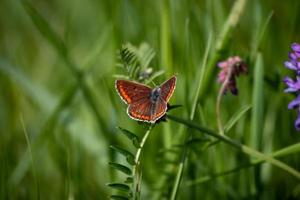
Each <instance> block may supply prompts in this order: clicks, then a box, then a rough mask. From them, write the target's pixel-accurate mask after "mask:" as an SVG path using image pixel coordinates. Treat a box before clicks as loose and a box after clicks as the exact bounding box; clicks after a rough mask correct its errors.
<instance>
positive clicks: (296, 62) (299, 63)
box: [283, 43, 300, 131]
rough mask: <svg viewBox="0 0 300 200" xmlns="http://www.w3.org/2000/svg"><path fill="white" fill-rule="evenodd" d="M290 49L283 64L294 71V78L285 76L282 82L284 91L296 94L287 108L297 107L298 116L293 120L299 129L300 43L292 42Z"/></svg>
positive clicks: (299, 129) (298, 129)
mask: <svg viewBox="0 0 300 200" xmlns="http://www.w3.org/2000/svg"><path fill="white" fill-rule="evenodd" d="M291 49H292V52H290V53H289V61H286V62H284V65H285V67H286V68H288V69H291V70H294V71H295V73H296V80H294V79H292V78H290V77H285V78H284V80H283V82H284V83H285V84H286V85H287V88H286V89H285V90H284V92H292V93H295V94H297V95H298V96H297V98H296V99H294V100H293V101H291V102H290V103H289V105H288V109H297V111H298V117H297V119H296V121H295V128H296V129H297V131H300V44H298V43H293V44H292V45H291Z"/></svg>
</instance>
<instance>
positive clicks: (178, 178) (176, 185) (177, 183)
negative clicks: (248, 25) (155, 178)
mask: <svg viewBox="0 0 300 200" xmlns="http://www.w3.org/2000/svg"><path fill="white" fill-rule="evenodd" d="M211 41H212V34H211V33H210V34H209V37H208V42H207V46H206V48H205V53H204V57H203V61H202V65H201V68H200V72H199V74H200V75H199V76H198V77H199V81H198V87H197V89H196V93H195V97H194V100H193V104H192V110H191V113H190V120H193V119H194V116H195V111H196V107H197V102H198V99H199V92H200V89H201V87H202V82H203V78H204V73H205V67H206V63H207V58H208V53H209V50H210V47H211ZM190 138H191V135H188V136H186V138H185V142H184V147H183V152H182V156H181V160H180V163H179V166H178V170H177V174H176V179H175V183H174V186H173V188H172V193H171V199H172V200H175V199H176V196H177V193H178V190H179V186H180V183H181V178H182V174H183V169H184V163H185V160H186V156H187V152H188V146H187V141H188V140H189V139H190Z"/></svg>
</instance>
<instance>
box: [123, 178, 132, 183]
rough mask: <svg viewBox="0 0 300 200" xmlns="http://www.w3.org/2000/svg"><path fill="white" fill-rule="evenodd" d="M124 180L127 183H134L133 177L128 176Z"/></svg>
mask: <svg viewBox="0 0 300 200" xmlns="http://www.w3.org/2000/svg"><path fill="white" fill-rule="evenodd" d="M124 182H125V183H133V178H132V177H127V178H126V180H125V181H124Z"/></svg>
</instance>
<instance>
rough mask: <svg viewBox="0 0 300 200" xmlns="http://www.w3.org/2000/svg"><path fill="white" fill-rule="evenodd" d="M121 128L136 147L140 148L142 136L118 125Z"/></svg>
mask: <svg viewBox="0 0 300 200" xmlns="http://www.w3.org/2000/svg"><path fill="white" fill-rule="evenodd" d="M118 128H119V129H120V130H121V133H123V134H124V135H125V136H126V137H127V138H128V139H130V140H131V141H132V144H133V145H134V146H135V147H136V148H140V142H139V141H140V138H139V137H138V136H137V135H135V134H134V133H132V132H131V131H129V130H127V129H124V128H122V127H118Z"/></svg>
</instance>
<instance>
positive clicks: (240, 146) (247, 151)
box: [168, 115, 300, 180]
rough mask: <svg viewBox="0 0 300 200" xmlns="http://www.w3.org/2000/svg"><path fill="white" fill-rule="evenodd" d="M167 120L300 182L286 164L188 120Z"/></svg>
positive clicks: (295, 173)
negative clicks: (270, 166)
mask: <svg viewBox="0 0 300 200" xmlns="http://www.w3.org/2000/svg"><path fill="white" fill-rule="evenodd" d="M168 118H169V119H171V120H173V121H176V122H178V123H181V124H184V125H186V126H188V127H190V128H193V129H195V130H198V131H200V132H203V133H205V134H208V135H210V136H213V137H215V138H218V139H220V140H221V141H223V142H225V143H227V144H229V145H231V146H232V147H235V148H237V149H238V150H239V151H241V152H243V153H245V154H247V155H250V156H253V157H256V158H259V159H262V160H265V161H267V162H269V163H271V164H273V165H274V166H277V167H278V168H281V169H283V170H285V171H286V172H288V173H290V174H291V175H293V176H294V177H296V178H297V179H299V180H300V172H298V171H297V170H295V169H294V168H292V167H290V166H288V165H287V164H285V163H283V162H281V161H279V160H276V159H274V158H272V157H270V156H267V155H265V154H263V153H261V152H259V151H257V150H255V149H252V148H250V147H248V146H246V145H243V144H241V143H239V142H237V141H235V140H232V139H231V138H229V137H227V136H225V135H220V134H218V133H216V132H215V131H213V130H210V129H208V128H205V127H202V126H199V125H198V124H195V123H194V122H192V121H188V120H185V119H181V118H178V117H175V116H172V115H168Z"/></svg>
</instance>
